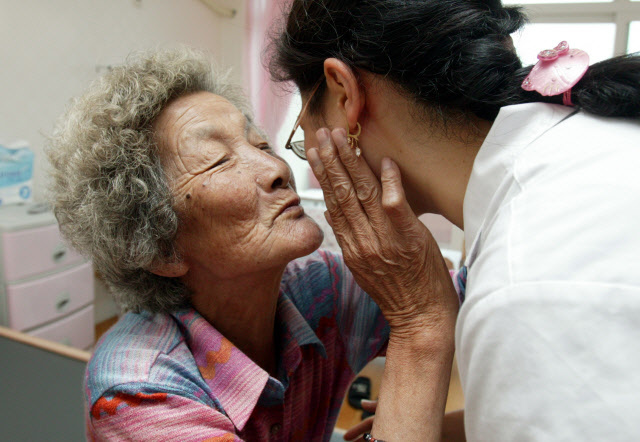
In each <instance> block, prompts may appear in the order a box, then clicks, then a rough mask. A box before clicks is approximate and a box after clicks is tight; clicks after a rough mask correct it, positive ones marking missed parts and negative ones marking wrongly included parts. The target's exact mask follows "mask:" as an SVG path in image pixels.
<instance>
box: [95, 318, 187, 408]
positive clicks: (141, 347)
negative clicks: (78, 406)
mask: <svg viewBox="0 0 640 442" xmlns="http://www.w3.org/2000/svg"><path fill="white" fill-rule="evenodd" d="M180 345H184V337H183V335H182V333H181V332H180V330H179V327H178V325H177V323H176V321H175V320H174V319H173V317H172V316H171V315H169V314H164V313H155V314H153V313H149V312H142V313H126V314H125V315H124V316H122V317H121V318H120V320H119V321H118V322H117V323H116V324H115V325H114V326H113V327H112V328H111V329H110V330H109V331H108V332H107V333H106V334H105V335H104V336H103V337H102V338H101V339H100V341H99V342H98V344H97V346H96V349H95V351H94V354H93V356H92V357H91V360H90V361H89V364H88V365H87V388H88V389H89V393H90V394H91V396H92V397H100V395H102V394H103V393H104V392H105V391H107V390H109V389H110V388H112V387H113V386H115V385H121V384H126V383H132V382H136V383H137V382H142V383H145V382H152V381H153V379H152V371H153V369H154V366H156V365H157V364H158V361H159V360H161V359H162V358H161V356H162V355H168V354H170V353H175V349H176V347H178V346H180ZM113 367H118V369H117V370H113V369H112V368H113Z"/></svg>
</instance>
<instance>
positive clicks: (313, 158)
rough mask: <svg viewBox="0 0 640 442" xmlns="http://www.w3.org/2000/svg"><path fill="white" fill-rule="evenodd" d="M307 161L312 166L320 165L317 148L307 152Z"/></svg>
mask: <svg viewBox="0 0 640 442" xmlns="http://www.w3.org/2000/svg"><path fill="white" fill-rule="evenodd" d="M307 161H308V162H309V164H310V165H311V166H314V165H316V164H319V163H320V156H319V155H318V149H317V148H315V147H312V148H310V149H309V150H307Z"/></svg>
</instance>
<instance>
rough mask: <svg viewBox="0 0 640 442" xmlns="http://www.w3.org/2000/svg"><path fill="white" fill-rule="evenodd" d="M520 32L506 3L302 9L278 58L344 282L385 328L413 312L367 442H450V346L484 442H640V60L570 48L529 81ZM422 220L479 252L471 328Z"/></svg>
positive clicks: (458, 0)
mask: <svg viewBox="0 0 640 442" xmlns="http://www.w3.org/2000/svg"><path fill="white" fill-rule="evenodd" d="M524 22H525V17H524V15H523V14H522V12H521V11H520V10H519V9H518V8H514V7H503V6H502V5H501V3H500V2H499V1H470V0H413V1H412V0H403V1H397V0H359V1H355V0H352V1H346V0H343V1H337V0H335V1H331V0H315V1H310V0H295V1H293V3H292V6H291V10H290V12H289V15H288V18H287V21H286V26H285V28H284V29H283V30H282V32H281V34H280V35H279V36H277V37H276V39H275V40H274V46H273V49H274V52H273V54H272V59H271V67H272V73H273V76H274V78H275V79H276V80H292V81H293V82H295V84H296V85H297V86H298V87H299V89H300V92H301V95H302V99H303V103H305V108H304V109H303V112H302V114H301V116H300V118H299V122H298V123H299V124H300V125H301V127H302V129H303V130H304V132H305V142H304V150H303V151H300V150H299V151H298V152H299V154H300V156H303V157H306V158H307V159H308V161H309V163H310V165H311V168H312V169H313V171H314V173H315V175H316V177H317V178H318V180H319V181H320V183H321V185H322V188H323V191H324V195H325V200H326V204H327V208H328V215H329V218H330V220H331V222H332V225H333V228H334V230H335V232H336V236H337V238H338V240H339V241H340V243H341V245H342V247H343V250H344V257H345V262H346V263H347V265H349V267H350V268H351V270H352V272H353V273H354V275H355V277H356V280H357V281H358V283H359V284H360V285H361V286H362V287H363V288H365V290H366V291H367V292H368V293H369V294H371V296H372V297H373V298H374V299H375V300H376V301H377V302H378V303H379V304H380V306H381V308H382V311H383V313H384V312H385V311H386V310H389V311H391V310H392V309H391V308H388V306H390V305H394V303H398V302H402V303H404V304H402V305H403V306H405V307H404V310H403V309H400V310H399V309H395V310H393V311H394V312H395V313H396V314H394V315H393V316H392V317H389V318H387V319H388V320H389V323H390V325H391V336H390V341H389V348H388V351H387V368H386V370H385V375H384V379H383V384H382V388H381V396H380V403H379V405H378V410H377V415H376V418H375V420H374V424H373V428H372V430H371V435H369V436H368V437H369V438H370V439H371V440H374V439H375V438H378V439H384V440H421V441H422V440H436V439H439V438H440V437H441V433H442V423H443V418H442V414H443V409H444V403H445V396H446V391H447V385H446V383H447V382H448V375H447V373H448V370H449V368H450V364H451V357H452V354H453V348H454V338H453V335H454V329H455V347H456V349H457V354H458V363H459V368H460V374H461V377H462V385H463V388H464V394H465V400H466V407H465V412H464V429H465V430H466V437H467V438H468V439H470V440H576V439H590V438H592V439H594V440H605V439H606V440H611V439H614V440H632V439H637V438H638V437H639V436H640V427H638V425H637V422H640V407H637V391H638V389H639V388H640V373H639V372H638V371H637V370H636V367H637V366H638V364H640V352H637V351H635V350H633V349H635V348H636V347H637V344H636V343H637V342H638V339H640V328H639V327H637V325H636V323H637V319H636V318H637V317H638V313H639V312H640V274H639V273H638V272H637V271H634V266H633V263H634V262H637V251H638V250H640V232H639V229H638V224H637V219H638V217H639V216H640V180H638V179H637V174H638V170H640V146H638V144H639V141H640V122H639V121H638V116H639V115H640V90H639V89H640V59H639V57H638V56H635V55H629V56H624V57H617V58H613V59H610V60H607V61H604V62H601V63H596V64H594V65H591V66H589V63H588V55H587V54H585V52H584V51H586V52H587V53H588V50H589V48H580V49H583V50H584V51H581V50H579V49H576V48H573V47H571V36H570V35H567V36H566V39H567V41H568V43H567V42H562V43H561V44H559V45H558V46H557V47H554V48H545V47H541V48H540V50H541V53H540V55H539V58H540V61H539V62H538V64H537V65H536V67H535V68H533V69H532V67H531V66H529V67H523V66H522V64H521V62H520V60H519V59H518V56H517V55H516V53H515V50H514V48H513V43H512V41H511V37H510V34H511V33H513V32H515V31H516V30H517V29H519V28H520V27H521V26H522V24H523V23H524ZM545 49H547V50H546V51H543V50H545ZM329 129H331V130H332V131H331V132H330V131H329ZM287 147H289V148H293V149H294V150H295V149H296V147H299V146H296V145H292V144H291V143H288V146H287ZM400 173H401V174H402V183H403V186H404V193H402V192H398V191H394V190H393V189H396V187H394V186H393V184H395V183H397V182H398V181H399V180H400ZM409 207H410V210H409V209H408V208H409ZM422 213H438V214H442V215H444V216H445V217H446V218H447V219H449V220H450V221H451V222H453V223H454V224H455V225H457V226H458V227H460V228H462V229H464V231H465V244H466V256H467V258H466V263H465V264H466V269H467V271H468V284H467V286H466V299H465V300H464V302H463V303H462V305H461V307H460V308H459V312H458V305H457V303H453V302H447V300H450V299H455V295H454V293H453V289H452V287H451V286H450V284H447V283H446V274H445V273H443V272H439V271H438V272H436V271H434V269H436V268H439V267H438V266H439V264H440V263H434V258H430V256H434V255H433V254H432V253H431V248H432V247H433V246H432V244H433V242H432V241H430V240H429V235H428V233H425V231H424V230H421V229H423V228H422V227H421V226H420V225H419V222H418V220H417V218H416V216H415V215H419V214H422ZM408 232H410V235H407V233H408ZM421 241H423V242H421ZM394 257H397V258H394ZM438 260H439V258H438V259H435V261H438ZM398 312H402V314H397V313H398ZM455 315H457V320H456V319H453V320H451V318H452V317H454V316H455ZM407 323H408V324H410V327H404V326H401V325H404V324H407ZM454 323H455V324H454ZM394 329H402V330H404V333H402V334H401V336H398V334H395V333H394ZM407 330H410V331H409V332H407ZM458 416H462V414H458ZM449 424H451V422H450V421H448V420H446V419H445V425H449ZM459 425H460V426H462V422H461V421H460V422H459Z"/></svg>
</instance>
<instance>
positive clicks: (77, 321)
mask: <svg viewBox="0 0 640 442" xmlns="http://www.w3.org/2000/svg"><path fill="white" fill-rule="evenodd" d="M29 334H30V335H32V336H36V337H38V338H42V339H48V340H50V341H55V342H59V343H61V344H65V345H70V346H71V347H76V348H81V349H87V348H89V347H91V346H92V345H93V341H94V336H95V325H94V319H93V305H89V306H87V307H85V308H83V309H82V310H80V311H77V312H75V313H73V314H71V315H69V316H67V317H64V318H62V319H60V320H59V321H56V322H54V323H53V324H48V325H45V326H44V327H41V328H37V329H35V330H32V331H30V332H29Z"/></svg>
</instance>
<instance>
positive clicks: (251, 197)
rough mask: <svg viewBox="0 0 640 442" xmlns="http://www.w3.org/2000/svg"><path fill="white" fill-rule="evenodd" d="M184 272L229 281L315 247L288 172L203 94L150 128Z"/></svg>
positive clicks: (240, 118)
mask: <svg viewBox="0 0 640 442" xmlns="http://www.w3.org/2000/svg"><path fill="white" fill-rule="evenodd" d="M154 127H155V129H156V136H157V140H158V145H159V146H160V158H161V161H162V165H163V168H164V171H165V173H166V175H167V177H168V180H169V184H170V186H171V187H172V189H173V193H174V198H175V201H176V203H175V205H176V210H177V212H178V215H179V216H180V227H179V231H178V239H177V241H178V248H179V250H180V253H181V254H182V258H183V259H184V262H185V263H186V264H187V265H188V267H189V270H190V271H191V270H196V269H197V270H200V271H205V272H208V274H209V275H211V277H213V278H233V277H237V276H240V275H244V274H249V273H255V272H260V271H263V270H267V269H272V268H278V267H282V266H284V265H286V264H287V263H288V262H289V261H291V260H292V259H295V258H298V257H301V256H304V255H307V254H309V253H311V252H312V251H313V250H315V249H316V248H318V247H319V245H320V243H321V242H322V232H321V230H320V229H319V228H318V226H317V225H316V223H315V222H314V221H313V220H311V218H309V217H308V216H306V215H305V214H304V210H303V209H302V207H301V206H300V205H299V202H300V199H299V197H298V195H297V194H296V192H295V190H294V189H293V185H292V175H291V171H290V169H289V166H288V165H287V164H286V163H285V162H284V161H283V160H282V159H280V158H279V157H278V156H277V155H275V154H274V152H273V150H272V149H271V147H270V146H269V145H268V144H267V142H266V141H265V140H264V139H263V138H262V137H261V136H260V135H259V134H258V132H257V131H256V129H255V127H253V126H252V125H251V124H250V123H249V122H248V121H247V119H246V118H245V116H244V115H243V114H242V113H241V112H240V111H239V110H238V109H237V108H236V107H235V106H234V105H232V104H231V103H230V102H229V101H227V100H226V99H224V98H222V97H220V96H218V95H214V94H212V93H209V92H197V93H193V94H190V95H186V96H183V97H180V98H178V99H176V100H174V101H172V102H171V103H169V105H168V106H167V107H166V108H165V109H164V110H163V111H162V113H161V114H160V116H159V117H158V119H157V121H156V122H155V126H154Z"/></svg>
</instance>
